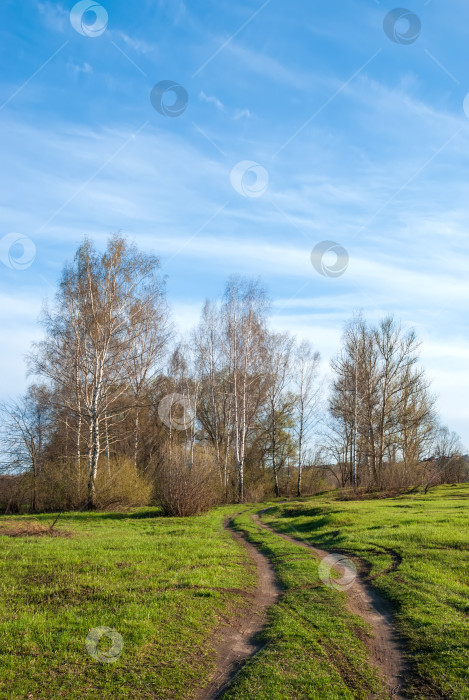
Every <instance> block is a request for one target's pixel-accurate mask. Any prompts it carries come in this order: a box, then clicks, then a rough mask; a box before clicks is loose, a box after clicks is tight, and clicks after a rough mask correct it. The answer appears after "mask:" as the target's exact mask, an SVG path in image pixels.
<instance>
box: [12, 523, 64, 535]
mask: <svg viewBox="0 0 469 700" xmlns="http://www.w3.org/2000/svg"><path fill="white" fill-rule="evenodd" d="M0 535H5V536H6V537H43V536H46V537H71V536H72V533H71V532H70V531H69V530H57V529H56V528H55V527H54V525H43V524H42V523H40V522H36V521H31V520H24V521H22V522H21V521H18V520H16V521H15V523H12V524H11V525H10V524H5V523H1V524H0Z"/></svg>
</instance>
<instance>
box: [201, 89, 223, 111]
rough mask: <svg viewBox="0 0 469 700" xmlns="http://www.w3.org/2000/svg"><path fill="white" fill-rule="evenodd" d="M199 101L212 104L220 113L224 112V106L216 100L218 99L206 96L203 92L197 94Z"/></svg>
mask: <svg viewBox="0 0 469 700" xmlns="http://www.w3.org/2000/svg"><path fill="white" fill-rule="evenodd" d="M199 99H200V100H201V101H202V102H207V103H208V104H213V105H215V107H216V108H217V109H218V110H220V112H224V111H225V106H224V105H223V103H222V102H220V100H219V99H218V97H214V96H213V95H206V94H205V92H204V91H203V90H201V91H200V93H199Z"/></svg>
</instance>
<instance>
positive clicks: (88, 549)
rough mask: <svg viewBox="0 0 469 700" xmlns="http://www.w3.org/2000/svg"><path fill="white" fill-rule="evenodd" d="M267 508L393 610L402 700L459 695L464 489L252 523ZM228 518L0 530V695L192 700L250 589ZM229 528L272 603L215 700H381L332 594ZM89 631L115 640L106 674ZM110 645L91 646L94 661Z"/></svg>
mask: <svg viewBox="0 0 469 700" xmlns="http://www.w3.org/2000/svg"><path fill="white" fill-rule="evenodd" d="M266 507H268V510H267V511H266V512H265V513H263V514H262V515H261V517H262V519H263V521H264V522H266V523H268V524H269V525H270V526H271V527H273V528H274V529H276V530H277V531H279V532H285V533H288V534H290V535H292V536H294V537H297V538H299V539H304V540H305V541H307V542H309V543H311V544H314V545H317V546H318V547H321V548H323V549H326V550H330V551H336V552H345V553H347V554H348V555H350V556H356V557H358V558H359V559H360V560H361V562H362V563H363V566H364V567H365V569H366V571H367V573H368V575H369V577H370V579H371V582H372V585H373V586H374V587H375V588H376V589H378V590H379V592H380V593H381V594H383V595H385V596H386V597H387V598H389V599H390V600H391V601H392V602H393V605H394V608H395V621H396V625H397V627H398V630H399V632H400V634H401V635H402V637H403V638H404V640H405V642H406V648H407V651H408V653H409V658H410V660H411V662H412V666H413V670H414V674H415V682H414V683H413V688H412V697H413V698H419V699H421V698H449V699H451V700H467V699H468V698H469V556H468V549H469V485H465V486H458V487H441V488H438V489H434V490H433V491H431V492H430V493H429V494H428V495H427V496H423V495H412V496H410V495H409V496H401V497H398V498H389V499H374V500H371V499H370V500H362V501H341V500H337V498H336V497H335V496H334V495H333V494H329V495H322V496H317V497H315V498H308V499H300V500H298V501H291V502H288V503H277V504H272V503H271V504H264V505H263V506H260V505H256V506H253V508H252V511H253V512H255V511H258V510H262V509H263V508H266ZM246 508H248V507H247V506H246ZM239 509H240V508H239V506H238V507H237V506H227V507H223V508H216V509H213V510H212V511H210V512H209V513H207V514H205V515H202V516H198V517H192V518H185V519H179V518H164V517H161V514H160V513H159V511H158V510H157V509H156V508H146V509H136V510H134V511H132V512H130V513H100V512H93V513H67V514H64V515H63V516H61V517H60V519H59V521H58V523H57V526H56V527H57V529H58V530H59V531H60V532H61V533H62V534H65V535H68V536H56V537H49V536H16V537H10V536H5V531H6V530H5V528H6V529H9V528H15V527H16V528H17V527H18V526H19V524H20V523H25V522H27V523H30V524H31V526H33V525H34V523H42V524H48V523H50V522H51V521H52V520H53V516H52V515H47V516H46V515H41V516H38V517H32V516H6V517H2V518H0V606H1V610H2V615H1V619H0V698H13V699H15V700H16V699H19V698H21V699H23V698H31V700H47V699H49V698H61V697H63V698H128V697H132V698H133V697H135V698H160V699H162V700H166V699H170V698H171V699H172V698H174V699H189V698H193V697H194V696H195V695H196V693H197V689H198V688H200V687H204V685H205V683H206V681H207V679H208V678H209V677H210V675H211V674H212V673H213V671H214V669H215V658H214V657H215V654H214V651H213V649H214V643H215V640H216V629H217V627H218V626H219V625H222V624H227V623H228V624H229V623H233V622H234V621H235V619H236V618H237V616H238V615H239V613H240V611H242V610H243V609H245V606H247V605H248V604H249V603H248V602H247V601H248V600H249V597H248V596H246V595H245V594H246V592H249V590H250V589H251V588H252V587H253V586H255V584H256V577H255V572H254V569H253V567H252V565H251V564H250V560H249V558H248V555H247V554H246V552H245V550H244V548H243V547H242V545H241V544H240V543H239V542H237V541H235V540H234V539H233V538H232V536H231V534H230V532H229V531H227V530H225V529H223V522H224V520H225V518H226V517H227V516H228V515H234V514H235V513H237V512H238V511H239ZM234 524H235V527H236V529H238V530H239V531H242V532H244V533H245V535H246V537H247V538H248V539H249V540H250V541H252V542H253V543H254V544H255V545H256V546H257V547H258V548H259V549H261V551H263V552H264V553H265V554H266V555H267V556H268V557H269V558H270V559H271V561H272V562H273V565H274V568H275V572H276V575H277V578H278V581H279V583H280V585H281V587H282V597H281V599H280V601H279V602H278V603H277V604H276V605H274V606H273V607H272V608H271V609H270V611H269V617H268V625H267V628H266V629H265V631H264V633H263V641H264V642H265V643H266V645H265V646H264V647H263V648H262V650H261V651H260V652H259V653H258V654H257V655H256V656H255V657H254V658H253V659H251V660H250V661H249V662H248V663H247V664H246V665H245V666H244V667H243V669H242V670H241V672H240V673H239V674H238V676H237V678H236V679H235V681H234V683H233V684H232V686H231V687H230V688H229V689H228V691H227V692H226V694H225V696H224V697H226V699H227V700H248V699H249V700H250V699H251V698H258V699H259V700H284V699H286V698H297V699H300V698H313V699H314V698H318V699H319V698H321V699H323V698H325V699H326V700H348V699H349V698H350V699H353V698H359V699H364V700H365V699H370V700H371V698H384V697H385V694H384V691H383V687H382V684H381V683H380V681H379V680H378V678H377V677H376V674H375V673H374V671H373V670H372V669H371V668H370V667H369V666H368V664H367V651H366V646H365V638H366V635H367V628H366V625H365V623H363V622H362V621H361V620H360V619H359V618H357V617H355V616H353V615H352V614H351V613H349V612H348V611H347V609H346V607H345V594H344V593H343V592H340V591H336V590H333V589H331V588H329V587H326V586H324V585H323V584H322V582H321V581H320V579H319V575H318V566H317V560H315V558H314V557H313V556H311V554H310V553H309V552H308V551H307V550H304V549H302V548H299V547H297V546H296V545H294V544H291V543H289V542H286V541H285V540H283V539H281V538H279V537H277V536H276V535H275V534H274V533H272V532H269V531H267V530H264V529H260V528H259V526H258V525H257V524H256V523H255V522H253V520H252V519H251V517H250V513H249V511H248V510H246V511H245V512H243V513H241V514H240V515H238V516H237V517H236V518H235V520H234ZM2 533H3V534H2ZM102 626H106V627H110V628H113V629H115V630H116V631H117V632H118V633H119V635H121V638H122V643H123V647H122V650H121V653H120V654H119V656H118V658H117V660H116V661H115V663H101V662H99V661H96V660H95V659H94V658H92V656H91V655H90V654H89V653H88V651H87V649H86V646H85V639H86V637H87V635H88V633H89V631H90V630H92V629H94V628H97V627H102ZM109 646H111V642H110V641H109V640H108V639H107V638H103V639H102V640H101V642H100V643H99V645H98V650H99V651H100V652H101V653H103V654H104V655H105V654H106V653H107V651H108V649H109Z"/></svg>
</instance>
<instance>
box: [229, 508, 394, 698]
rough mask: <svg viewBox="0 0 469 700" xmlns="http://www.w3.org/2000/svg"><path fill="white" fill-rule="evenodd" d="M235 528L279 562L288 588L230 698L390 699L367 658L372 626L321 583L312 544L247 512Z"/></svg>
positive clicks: (277, 565)
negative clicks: (291, 538) (295, 540)
mask: <svg viewBox="0 0 469 700" xmlns="http://www.w3.org/2000/svg"><path fill="white" fill-rule="evenodd" d="M234 522H235V525H236V527H237V528H238V529H239V530H241V531H243V532H244V533H245V534H246V535H247V537H248V539H249V540H250V541H251V542H253V543H254V544H255V545H256V546H257V547H258V548H259V549H260V550H261V551H262V552H264V553H265V554H266V555H267V556H268V557H269V558H270V559H271V561H272V562H273V565H274V568H275V571H276V574H277V577H278V580H279V582H280V584H281V587H282V589H283V594H282V598H281V600H280V602H279V603H278V604H276V605H275V606H273V607H272V608H271V609H270V613H269V625H268V627H267V628H266V630H265V631H264V633H263V641H264V642H266V644H267V646H266V647H265V648H263V649H262V650H261V651H260V652H259V653H258V654H257V655H256V656H255V657H254V658H253V659H251V660H250V661H249V662H248V663H247V664H246V665H245V666H244V667H243V669H242V671H241V672H240V674H239V675H238V677H237V679H236V681H235V683H234V684H233V686H232V687H231V688H230V689H229V691H228V692H227V693H226V694H225V696H224V698H226V700H251V699H252V698H256V700H285V699H286V698H298V699H300V698H302V699H303V698H317V699H318V700H319V699H321V700H349V699H353V698H371V697H373V698H385V697H387V693H386V692H385V691H384V689H383V687H382V684H381V683H380V681H378V679H377V677H376V674H375V672H374V671H372V670H371V669H370V667H369V666H368V664H367V658H368V653H367V650H366V647H365V644H364V641H363V640H364V639H365V637H366V636H367V634H368V628H367V626H366V625H365V623H363V622H362V621H361V620H360V619H359V618H357V617H355V616H353V615H351V614H350V613H349V612H348V611H347V610H346V608H345V605H344V603H345V600H346V597H345V594H344V593H343V592H338V591H336V590H333V589H332V588H329V587H326V586H324V585H323V584H322V582H321V581H320V579H319V575H318V562H319V560H318V559H317V558H316V557H315V556H314V555H313V554H312V553H311V552H308V550H306V549H303V548H300V547H298V546H297V545H295V544H291V543H289V542H286V541H285V540H283V539H281V538H280V537H278V536H277V535H275V534H273V533H271V532H268V531H266V530H264V529H260V528H259V526H258V525H256V524H255V522H253V521H252V519H251V517H250V514H249V513H246V514H243V515H240V516H238V517H237V518H236V519H235V521H234Z"/></svg>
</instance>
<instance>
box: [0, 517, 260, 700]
mask: <svg viewBox="0 0 469 700" xmlns="http://www.w3.org/2000/svg"><path fill="white" fill-rule="evenodd" d="M232 511H233V508H231V509H230V508H229V509H224V508H219V509H215V510H213V511H212V512H211V513H209V514H207V515H203V516H200V517H197V518H190V519H176V518H162V517H158V516H159V513H158V511H157V510H156V509H145V510H142V509H141V510H137V511H135V512H132V513H130V514H123V513H75V514H73V513H68V514H65V515H64V516H62V517H61V518H60V520H59V522H58V524H57V527H58V528H60V529H61V530H62V531H63V530H66V531H69V532H70V533H72V536H71V537H68V538H67V537H47V536H41V537H6V536H3V537H0V548H1V556H0V608H1V610H2V614H1V621H0V697H2V698H9V699H12V698H15V699H16V698H34V700H39V699H42V698H61V697H63V698H129V697H132V698H185V697H188V695H190V693H191V691H192V689H194V688H196V687H197V686H200V685H202V686H203V685H204V683H205V679H206V677H207V675H209V674H210V673H211V672H212V671H213V669H214V662H213V657H212V655H211V654H210V653H209V652H210V648H211V635H212V632H213V630H214V628H215V627H216V626H217V625H218V624H219V623H220V621H221V620H222V619H223V620H224V621H225V620H227V619H228V620H232V619H233V615H234V613H235V611H236V610H238V609H239V608H240V606H243V604H244V603H243V600H244V599H243V597H242V595H241V594H242V590H241V589H248V588H249V587H250V586H252V585H254V584H255V578H254V575H253V572H252V570H251V568H250V564H249V562H248V559H247V556H246V554H245V551H244V548H242V546H241V545H240V544H239V543H237V542H235V541H234V540H233V538H232V537H231V535H230V533H229V532H227V531H226V530H223V521H224V519H225V517H226V514H227V512H232ZM52 519H53V517H52V516H49V515H48V516H39V520H40V521H42V522H50V521H51V520H52ZM17 520H21V522H24V520H25V518H24V517H21V518H17V517H16V516H14V517H6V518H1V519H0V528H1V526H2V525H5V523H7V526H10V527H11V526H12V525H14V522H15V521H17ZM31 520H34V521H35V520H36V518H34V519H33V518H31ZM101 626H106V627H110V628H113V629H115V630H116V631H117V632H118V633H119V634H120V635H121V636H122V639H123V642H124V646H123V649H122V653H121V655H120V658H119V659H118V660H117V661H116V662H115V663H100V662H97V661H95V660H94V659H93V658H92V657H91V656H90V655H89V654H88V652H87V650H86V648H85V638H86V636H87V634H88V632H89V630H90V629H93V628H95V627H101ZM100 645H102V648H103V651H104V652H105V651H106V645H107V647H109V646H111V642H110V641H109V640H108V639H107V638H103V639H102V640H101V642H100Z"/></svg>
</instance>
